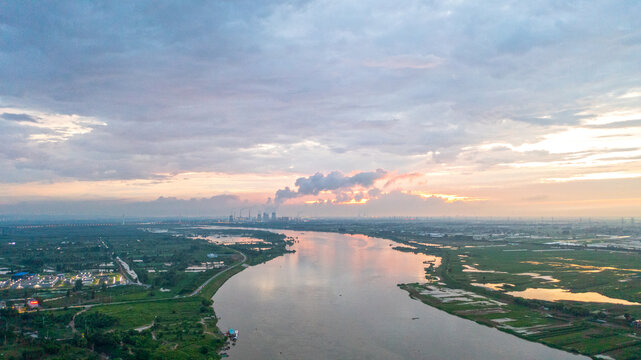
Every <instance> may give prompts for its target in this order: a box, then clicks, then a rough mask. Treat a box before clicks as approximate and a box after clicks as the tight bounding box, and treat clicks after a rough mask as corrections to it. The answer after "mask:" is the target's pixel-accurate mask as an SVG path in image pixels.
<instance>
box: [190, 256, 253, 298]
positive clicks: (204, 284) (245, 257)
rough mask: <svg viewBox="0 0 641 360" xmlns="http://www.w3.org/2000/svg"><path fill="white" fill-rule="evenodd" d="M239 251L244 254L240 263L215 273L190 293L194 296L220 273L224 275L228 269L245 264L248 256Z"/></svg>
mask: <svg viewBox="0 0 641 360" xmlns="http://www.w3.org/2000/svg"><path fill="white" fill-rule="evenodd" d="M238 253H239V254H240V255H242V256H243V261H241V262H239V263H238V264H236V265H234V266H231V267H228V268H227V269H225V270H223V271H221V272H219V273H218V274H215V275H214V276H212V277H210V278H209V279H207V281H205V282H204V283H203V284H202V285H200V286H199V287H198V289H196V290H194V292H193V293H191V294H189V296H194V295H196V294H198V293H199V292H200V291H201V290H202V289H203V288H204V287H205V286H207V284H209V283H210V282H211V281H212V280H214V279H215V278H217V277H218V276H220V275H222V274H224V273H226V272H227V271H229V270H231V269H233V268H235V267H237V266H240V265H242V264H244V263H245V261H247V256H245V254H243V253H242V252H240V251H239V252H238Z"/></svg>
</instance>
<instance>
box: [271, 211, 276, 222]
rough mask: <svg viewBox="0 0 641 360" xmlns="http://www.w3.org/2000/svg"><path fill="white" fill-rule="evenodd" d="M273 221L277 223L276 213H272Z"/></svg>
mask: <svg viewBox="0 0 641 360" xmlns="http://www.w3.org/2000/svg"><path fill="white" fill-rule="evenodd" d="M272 221H276V211H274V212H272Z"/></svg>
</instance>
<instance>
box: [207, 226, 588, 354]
mask: <svg viewBox="0 0 641 360" xmlns="http://www.w3.org/2000/svg"><path fill="white" fill-rule="evenodd" d="M279 232H282V233H285V234H286V235H288V236H292V237H298V240H299V242H297V243H296V244H295V245H294V246H293V248H294V249H295V250H296V253H293V254H286V255H284V256H282V257H279V258H276V259H274V260H271V261H269V262H267V263H265V264H261V265H258V266H253V267H250V268H248V269H245V270H243V271H242V272H241V273H239V274H237V275H235V276H234V277H232V278H231V279H230V280H228V281H227V282H226V283H225V284H224V285H223V286H222V287H221V288H220V289H219V290H218V292H217V293H216V295H215V296H214V298H213V299H214V309H215V311H216V313H217V315H218V316H219V317H220V322H219V326H220V328H221V329H223V330H226V329H228V328H234V329H238V330H239V340H238V342H237V345H236V346H233V347H232V349H231V350H230V351H228V353H229V355H230V358H231V359H434V360H437V359H517V358H518V359H520V360H526V359H575V360H576V359H587V358H586V357H582V356H577V355H573V354H570V353H566V352H563V351H560V350H556V349H552V348H549V347H546V346H544V345H542V344H537V343H533V342H528V341H525V340H522V339H520V338H518V337H515V336H512V335H509V334H506V333H502V332H500V331H498V330H496V329H493V328H488V327H486V326H482V325H479V324H476V323H474V322H472V321H469V320H464V319H461V318H458V317H456V316H453V315H450V314H447V313H445V312H443V311H440V310H438V309H435V308H433V307H430V306H428V305H425V304H423V303H421V302H419V301H416V300H412V299H411V298H410V297H409V296H408V294H407V292H405V291H403V290H401V289H399V288H398V287H397V286H396V284H398V283H407V282H416V281H422V280H423V279H424V269H423V268H424V266H425V265H424V264H423V262H424V261H426V260H433V257H431V258H430V257H429V256H427V255H416V254H412V253H404V252H400V251H396V250H393V249H392V246H390V244H393V243H392V242H391V241H389V240H385V239H377V238H370V237H366V236H359V235H354V236H349V235H343V234H334V233H321V232H309V231H308V232H298V231H279Z"/></svg>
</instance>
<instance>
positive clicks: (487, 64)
mask: <svg viewBox="0 0 641 360" xmlns="http://www.w3.org/2000/svg"><path fill="white" fill-rule="evenodd" d="M638 14H641V3H640V2H638V1H564V2H559V1H535V2H526V1H483V2H479V1H411V0H408V1H405V2H402V3H394V2H389V1H317V0H312V1H269V2H267V1H243V0H238V1H209V2H205V1H181V2H175V1H174V2H169V1H137V2H125V1H104V2H102V1H92V2H62V1H31V2H24V1H3V2H1V3H0V215H3V214H4V215H11V214H23V215H29V214H32V215H43V214H51V215H68V216H78V215H83V216H91V215H96V216H117V215H120V214H124V215H130V216H145V215H147V216H168V215H176V213H179V214H181V215H186V216H214V215H224V214H229V213H232V212H234V213H236V214H238V213H240V212H241V211H245V212H246V213H247V212H249V211H253V212H254V213H256V212H258V211H261V212H262V211H270V212H271V211H278V213H279V214H282V215H289V216H298V215H300V216H309V217H312V216H397V215H398V216H537V217H538V216H641V56H639V54H641V23H640V22H639V20H638Z"/></svg>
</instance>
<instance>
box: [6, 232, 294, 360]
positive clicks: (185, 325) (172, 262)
mask: <svg viewBox="0 0 641 360" xmlns="http://www.w3.org/2000/svg"><path fill="white" fill-rule="evenodd" d="M205 237H214V238H217V239H218V238H222V239H224V240H229V243H226V242H225V243H222V242H215V241H208V240H207V239H205ZM237 237H243V238H248V239H251V240H252V241H256V242H259V243H260V246H257V245H256V244H251V243H234V242H233V240H234V239H235V238H237ZM290 241H291V240H289V239H286V237H285V236H284V235H281V234H275V233H272V232H268V231H262V230H257V231H253V230H239V229H217V228H213V229H201V228H197V227H183V226H168V225H164V226H154V227H142V226H95V227H91V226H86V227H62V228H58V227H52V228H41V227H35V228H24V229H18V230H16V231H14V232H12V233H11V234H10V235H2V236H0V243H1V244H2V245H0V248H1V249H2V250H3V251H4V250H5V249H7V254H8V256H5V255H4V253H3V256H2V258H0V264H2V265H0V266H2V267H6V268H10V269H12V271H11V272H10V273H9V274H6V275H4V279H5V280H7V281H8V280H10V276H11V275H12V273H16V272H17V271H26V272H29V273H38V272H40V271H44V270H46V269H52V268H56V269H61V270H63V271H65V270H69V271H74V272H83V273H92V274H95V273H97V272H102V271H104V270H103V269H102V267H101V265H105V264H107V265H109V264H110V263H112V264H113V265H114V266H113V269H112V271H113V272H114V273H115V274H119V273H120V274H122V276H126V277H127V278H129V279H130V280H129V284H128V285H120V286H113V285H110V286H107V284H105V283H102V284H101V283H99V282H93V283H91V284H88V285H87V284H83V281H81V280H80V279H76V280H74V281H72V282H70V283H69V284H56V286H53V287H50V288H29V289H14V288H10V287H5V288H4V289H3V290H2V291H1V292H0V300H2V299H12V300H8V301H7V308H5V309H2V310H0V328H1V331H0V353H1V354H3V355H2V356H3V357H2V358H7V359H10V358H15V359H42V358H47V359H68V358H77V359H97V358H99V357H101V356H102V355H103V354H104V355H106V356H108V357H109V358H112V359H217V358H219V357H220V355H219V353H220V351H221V349H222V348H223V347H224V346H225V344H226V337H225V336H224V335H223V334H221V333H220V331H219V330H218V328H217V318H216V316H215V314H214V312H213V307H212V304H213V303H212V301H211V300H210V299H211V297H212V296H213V295H214V294H215V292H216V291H217V290H218V288H220V286H222V284H223V283H224V282H225V281H226V280H227V279H229V278H230V277H231V276H233V275H234V274H236V273H238V272H240V271H242V269H244V266H243V265H245V266H246V264H258V263H261V262H265V261H268V260H270V259H273V258H274V257H277V256H279V255H282V254H283V253H285V252H287V251H288V250H287V249H286V245H287V244H288V243H291V242H290ZM14 242H15V244H13V243H14ZM63 243H64V244H63ZM61 245H65V247H64V250H59V249H58V248H60V249H62V247H61ZM89 249H93V250H91V251H90V250H89ZM87 251H90V255H89V256H87V257H83V256H82V253H83V252H87ZM67 254H68V255H69V256H68V257H66V255H67ZM37 257H38V258H39V260H38V261H37V262H34V260H33V259H35V258H37ZM116 257H119V258H121V259H122V260H123V261H125V262H126V263H127V264H128V265H129V266H130V267H131V268H132V269H133V270H134V271H135V272H136V274H137V275H138V280H139V281H140V283H134V281H133V280H134V279H133V278H132V276H131V275H130V274H127V273H126V271H125V270H124V269H123V268H122V267H120V266H118V265H117V263H118V262H117V261H115V260H116ZM63 258H64V260H61V259H63ZM59 260H61V261H63V264H62V266H60V265H59V264H56V261H59ZM150 270H151V271H150ZM0 280H2V278H0ZM27 297H35V298H37V299H40V308H39V309H37V310H32V311H26V312H24V313H19V312H18V311H17V310H16V309H17V308H19V307H20V306H23V305H24V304H25V302H26V298H27ZM14 307H15V309H14Z"/></svg>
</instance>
